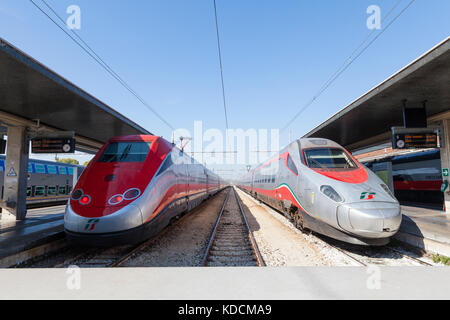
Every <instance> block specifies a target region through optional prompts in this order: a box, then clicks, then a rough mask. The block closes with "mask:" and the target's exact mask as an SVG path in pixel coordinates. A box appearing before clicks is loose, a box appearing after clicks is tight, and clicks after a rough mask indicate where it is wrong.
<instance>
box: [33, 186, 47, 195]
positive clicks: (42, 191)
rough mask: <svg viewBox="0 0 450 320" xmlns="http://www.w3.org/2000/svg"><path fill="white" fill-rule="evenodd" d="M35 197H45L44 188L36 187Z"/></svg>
mask: <svg viewBox="0 0 450 320" xmlns="http://www.w3.org/2000/svg"><path fill="white" fill-rule="evenodd" d="M34 195H35V196H45V187H44V186H36V188H35V189H34Z"/></svg>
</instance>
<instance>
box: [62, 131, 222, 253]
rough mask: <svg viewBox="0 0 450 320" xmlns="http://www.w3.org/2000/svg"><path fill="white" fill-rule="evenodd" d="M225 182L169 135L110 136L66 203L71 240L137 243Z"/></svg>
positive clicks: (65, 222)
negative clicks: (173, 142)
mask: <svg viewBox="0 0 450 320" xmlns="http://www.w3.org/2000/svg"><path fill="white" fill-rule="evenodd" d="M224 187H225V185H224V182H223V181H222V180H221V179H220V178H219V176H217V175H216V174H214V173H213V172H211V171H210V170H208V169H207V168H205V167H204V166H203V165H202V164H200V163H198V162H197V161H195V160H194V159H193V158H191V157H189V156H187V155H186V154H185V153H184V152H182V151H181V150H180V149H179V148H177V147H176V146H174V145H173V144H171V143H169V142H168V141H166V140H165V139H163V138H161V137H157V136H151V135H132V136H123V137H116V138H112V139H110V140H109V141H108V142H107V143H106V144H105V145H104V146H103V147H102V148H101V149H100V150H99V152H98V153H97V155H96V156H95V157H94V158H93V159H92V160H91V161H90V163H89V165H88V166H87V167H86V169H85V170H84V171H83V174H82V175H81V177H80V179H79V180H78V182H77V184H76V186H75V187H74V189H73V192H72V194H71V197H70V200H69V201H68V203H67V207H66V211H65V216H64V228H65V232H66V235H67V237H68V239H69V240H71V241H74V242H76V243H80V244H87V245H95V246H97V245H98V246H104V245H116V244H128V243H137V242H140V241H143V240H145V239H148V238H150V237H151V236H153V235H155V234H157V233H158V232H160V231H161V230H162V229H163V228H164V227H166V226H167V225H168V224H169V223H170V222H171V221H172V220H173V219H176V218H177V217H179V216H180V215H181V214H183V213H184V212H187V211H189V210H191V209H192V208H194V207H196V206H197V205H198V204H200V203H201V202H202V201H203V200H205V199H206V198H208V197H210V196H211V195H213V194H215V193H217V192H218V191H220V190H221V189H222V188H224Z"/></svg>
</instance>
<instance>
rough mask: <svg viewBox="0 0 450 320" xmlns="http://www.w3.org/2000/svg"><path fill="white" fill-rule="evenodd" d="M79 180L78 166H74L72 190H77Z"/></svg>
mask: <svg viewBox="0 0 450 320" xmlns="http://www.w3.org/2000/svg"><path fill="white" fill-rule="evenodd" d="M77 182H78V167H73V176H72V190H75V185H76V184H77Z"/></svg>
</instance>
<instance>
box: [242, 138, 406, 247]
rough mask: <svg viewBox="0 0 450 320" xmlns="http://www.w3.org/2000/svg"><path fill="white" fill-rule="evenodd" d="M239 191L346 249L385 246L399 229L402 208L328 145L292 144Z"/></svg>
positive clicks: (350, 159)
mask: <svg viewBox="0 0 450 320" xmlns="http://www.w3.org/2000/svg"><path fill="white" fill-rule="evenodd" d="M239 186H240V188H241V189H243V190H245V191H247V192H248V193H250V194H252V195H253V196H254V197H256V198H259V199H261V200H262V201H264V202H266V203H267V204H269V205H271V206H272V207H274V208H276V209H278V210H280V211H282V212H283V213H284V214H285V215H287V216H288V217H289V218H290V219H292V220H293V221H294V223H295V225H296V226H297V227H298V228H300V229H303V228H305V229H310V230H313V231H315V232H317V233H320V234H323V235H326V236H329V237H331V238H335V239H338V240H342V241H345V242H349V243H354V244H361V245H384V244H386V243H388V242H389V238H390V237H391V236H393V235H394V234H395V233H396V232H397V230H398V229H399V227H400V223H401V213H400V205H399V203H398V201H397V200H396V199H395V197H394V196H393V195H392V193H391V192H390V190H389V188H388V187H387V186H386V185H385V184H384V182H383V181H382V180H381V179H380V178H379V177H378V176H377V175H375V174H374V173H373V172H372V171H371V170H369V169H367V168H366V167H364V166H363V165H362V164H360V163H359V162H358V161H357V160H356V159H355V158H354V157H353V156H352V155H351V154H350V153H349V152H347V151H346V150H345V149H344V148H343V147H341V146H340V145H338V144H337V143H335V142H333V141H330V140H327V139H320V138H306V139H299V140H296V141H294V142H292V143H290V144H289V145H288V146H287V147H285V148H284V149H283V150H281V151H280V153H279V154H278V155H277V156H275V157H274V158H272V159H270V160H268V161H266V162H264V163H263V164H261V165H259V166H258V167H257V168H256V169H255V170H253V171H251V172H250V173H249V174H248V175H247V176H245V177H244V178H243V180H242V181H241V182H240V183H239Z"/></svg>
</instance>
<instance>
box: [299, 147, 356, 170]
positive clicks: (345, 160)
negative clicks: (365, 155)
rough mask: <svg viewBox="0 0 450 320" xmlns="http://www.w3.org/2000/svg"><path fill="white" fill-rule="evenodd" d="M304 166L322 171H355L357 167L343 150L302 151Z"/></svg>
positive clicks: (317, 149) (313, 149) (320, 149)
mask: <svg viewBox="0 0 450 320" xmlns="http://www.w3.org/2000/svg"><path fill="white" fill-rule="evenodd" d="M303 155H304V157H305V162H306V165H307V166H308V167H310V168H322V169H356V168H357V167H358V166H357V164H356V163H355V162H354V161H353V160H352V158H351V157H350V156H349V155H348V154H347V152H345V150H343V149H339V148H312V149H305V150H303Z"/></svg>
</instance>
